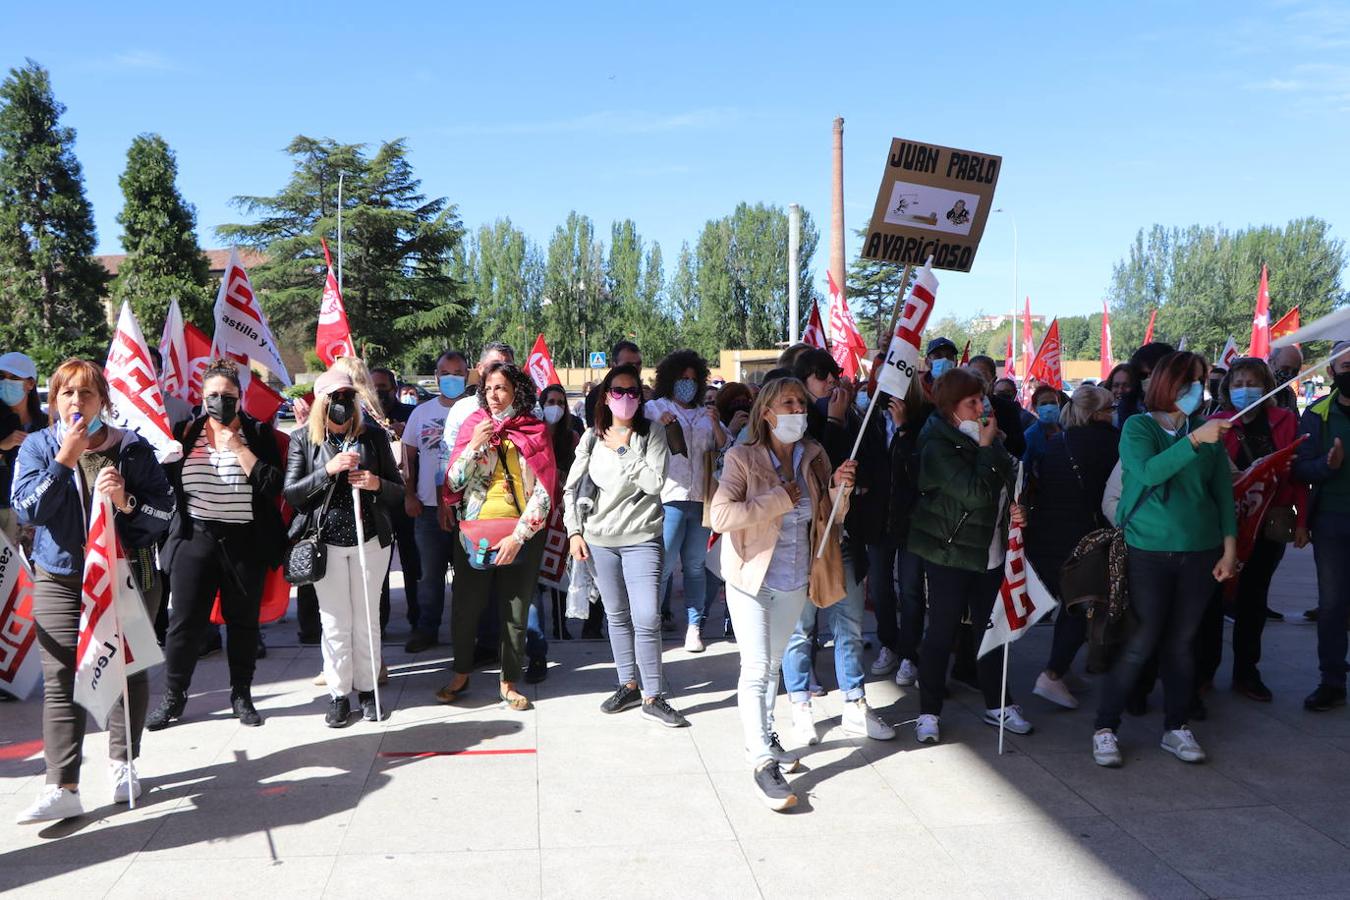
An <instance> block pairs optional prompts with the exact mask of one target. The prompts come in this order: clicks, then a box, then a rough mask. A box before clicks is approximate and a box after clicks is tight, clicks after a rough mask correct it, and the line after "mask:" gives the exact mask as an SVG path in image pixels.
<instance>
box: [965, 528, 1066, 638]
mask: <svg viewBox="0 0 1350 900" xmlns="http://www.w3.org/2000/svg"><path fill="white" fill-rule="evenodd" d="M1058 605H1059V604H1058V602H1057V601H1056V600H1055V598H1054V597H1053V596H1051V595H1050V591H1049V590H1047V589H1046V587H1045V584H1044V583H1042V581H1041V577H1040V576H1039V575H1037V574H1036V569H1035V568H1034V567H1032V565H1031V563H1030V562H1029V561H1028V560H1027V558H1026V552H1025V548H1024V547H1023V545H1022V529H1021V528H1019V527H1017V526H1016V525H1013V526H1011V527H1009V529H1008V555H1007V556H1005V557H1004V558H1003V586H1002V587H1000V588H999V591H998V599H997V600H996V601H995V602H994V610H993V612H992V613H990V615H989V626H988V628H986V629H985V632H984V640H982V641H981V642H980V652H979V656H984V655H985V654H986V653H988V652H989V651H990V650H997V649H998V648H999V647H1002V646H1003V645H1004V644H1010V643H1012V642H1013V641H1015V640H1017V639H1018V638H1020V637H1021V636H1022V635H1024V634H1026V633H1027V632H1028V631H1029V630H1030V629H1031V626H1033V625H1035V624H1036V623H1037V622H1038V621H1040V618H1041V617H1042V616H1044V615H1045V614H1046V613H1048V612H1049V611H1050V610H1052V609H1054V608H1055V607H1056V606H1058Z"/></svg>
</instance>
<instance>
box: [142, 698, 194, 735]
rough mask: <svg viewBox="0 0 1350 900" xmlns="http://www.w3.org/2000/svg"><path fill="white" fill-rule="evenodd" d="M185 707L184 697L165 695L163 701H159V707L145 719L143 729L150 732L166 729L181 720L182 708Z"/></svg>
mask: <svg viewBox="0 0 1350 900" xmlns="http://www.w3.org/2000/svg"><path fill="white" fill-rule="evenodd" d="M185 706H187V698H186V697H178V696H174V695H173V694H165V695H164V699H163V700H161V701H159V706H156V707H155V708H154V709H153V710H151V711H150V715H148V716H146V717H145V727H146V728H147V729H149V730H150V731H160V730H162V729H165V728H168V727H169V725H170V724H171V723H173V722H177V721H178V720H179V719H181V718H183V707H185Z"/></svg>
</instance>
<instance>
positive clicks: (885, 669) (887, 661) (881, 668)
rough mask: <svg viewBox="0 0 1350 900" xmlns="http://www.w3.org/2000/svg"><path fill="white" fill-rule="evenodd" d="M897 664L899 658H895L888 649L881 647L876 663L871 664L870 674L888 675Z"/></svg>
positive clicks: (893, 653)
mask: <svg viewBox="0 0 1350 900" xmlns="http://www.w3.org/2000/svg"><path fill="white" fill-rule="evenodd" d="M899 664H900V657H898V656H896V655H895V652H894V651H893V650H891V648H890V647H882V648H881V652H880V653H878V654H877V661H876V662H874V663H872V674H873V675H889V674H890V673H891V672H894V671H895V667H896V666H898V665H899Z"/></svg>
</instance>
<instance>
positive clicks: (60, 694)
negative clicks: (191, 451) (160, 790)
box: [10, 359, 174, 824]
mask: <svg viewBox="0 0 1350 900" xmlns="http://www.w3.org/2000/svg"><path fill="white" fill-rule="evenodd" d="M48 396H49V397H50V401H49V402H50V404H51V409H52V413H53V415H54V418H55V424H54V425H53V426H52V427H50V428H45V429H43V430H42V431H39V432H36V433H34V434H32V435H30V436H29V437H28V439H27V440H25V441H24V442H23V445H22V446H21V447H20V448H19V460H18V465H17V466H16V470H15V473H14V482H13V486H12V494H11V498H10V499H11V502H12V504H13V508H14V510H15V512H16V513H17V515H18V517H19V521H20V522H21V523H22V524H24V525H32V526H34V527H35V528H36V533H35V535H34V537H33V564H34V565H33V570H34V589H33V618H34V619H35V620H36V622H37V633H38V646H39V647H40V648H41V650H42V674H43V685H44V699H43V704H42V750H43V755H44V756H45V757H46V762H47V786H46V789H45V790H43V792H42V794H41V795H40V796H39V797H38V799H37V801H36V802H34V803H33V805H32V806H30V807H28V808H27V809H25V810H23V811H22V812H20V813H19V815H18V821H19V822H20V823H21V824H22V823H27V822H48V821H54V820H57V819H66V818H70V817H71V816H78V815H81V814H83V812H84V807H83V805H82V804H81V802H80V795H79V787H80V784H79V782H80V751H81V746H82V744H83V742H84V729H85V711H84V709H82V708H81V707H79V706H78V705H76V703H75V697H74V694H75V648H76V644H77V642H78V640H79V634H80V605H81V593H82V591H81V581H82V580H83V573H84V545H85V540H86V539H87V537H88V525H87V522H88V520H89V515H90V510H91V509H92V504H93V501H94V499H95V496H96V495H102V496H106V497H108V498H109V499H110V500H111V501H112V505H113V507H114V508H115V510H116V512H115V514H114V517H113V523H114V526H115V527H116V529H117V534H118V537H120V538H121V540H122V544H123V546H124V547H126V548H127V550H128V551H129V554H130V556H131V557H132V559H131V563H132V569H133V571H134V572H135V574H136V577H137V581H138V583H139V586H140V588H141V592H142V595H143V597H144V599H145V603H146V607H147V610H146V611H147V613H148V614H149V616H150V619H151V621H153V620H154V618H155V612H156V610H157V609H158V607H159V601H160V596H161V594H162V586H161V585H160V584H159V583H158V579H157V577H156V576H155V574H154V565H153V559H152V557H151V552H152V548H153V545H154V544H155V541H156V540H157V539H158V538H159V536H160V535H161V534H163V533H164V531H165V530H166V529H167V528H168V525H169V517H170V516H171V515H172V514H173V508H174V500H173V492H172V490H171V489H170V488H169V481H168V479H167V478H166V477H165V475H164V469H163V468H161V466H160V465H159V463H158V462H157V461H156V459H155V453H154V450H153V449H151V447H150V445H149V444H148V443H147V442H146V441H145V439H144V438H142V437H140V436H139V435H137V434H136V433H135V432H132V431H123V430H121V429H118V428H114V427H113V426H111V425H108V424H106V423H105V422H104V417H105V416H107V415H108V413H109V412H110V410H111V403H110V401H109V398H108V382H107V380H106V379H105V378H104V377H103V371H102V369H100V368H99V367H98V366H96V365H95V364H93V363H91V362H88V361H86V360H82V359H69V360H66V361H65V362H64V363H62V364H61V365H60V366H59V367H58V368H57V370H56V371H55V372H54V373H52V377H51V380H50V381H49V383H48ZM148 684H149V681H148V678H147V676H146V673H145V672H141V673H140V674H137V675H132V676H131V677H130V678H128V679H127V693H128V699H129V705H130V707H131V727H130V731H131V735H130V738H131V746H130V747H128V746H127V737H128V735H127V731H128V728H127V724H126V721H125V719H124V718H123V704H121V703H119V704H117V705H116V706H115V707H114V710H113V713H112V717H111V719H110V720H109V722H108V745H109V747H108V755H109V757H111V759H112V766H113V773H112V774H113V779H112V780H113V802H115V803H126V802H128V800H129V799H131V798H132V797H133V796H139V795H140V783H139V781H138V780H137V778H136V770H135V767H134V765H133V762H132V761H133V760H134V759H135V758H136V756H137V754H138V753H139V751H140V740H141V730H142V728H143V726H144V723H145V710H146V706H147V701H148V699H149V693H148Z"/></svg>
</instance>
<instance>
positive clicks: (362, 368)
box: [330, 356, 384, 419]
mask: <svg viewBox="0 0 1350 900" xmlns="http://www.w3.org/2000/svg"><path fill="white" fill-rule="evenodd" d="M330 368H332V369H335V370H337V371H339V372H344V373H346V375H347V377H348V378H350V379H351V380H352V384H354V385H356V396H357V397H358V398H360V400H361V402H362V403H364V404H365V406H366V408H367V409H369V410H370V412H371V415H373V416H374V417H375V418H377V419H380V418H383V417H384V407H383V406H381V405H380V398H379V397H378V396H377V395H376V394H375V385H374V383H373V382H372V381H371V380H370V369H368V368H366V364H365V363H364V362H362V361H361V357H359V356H339V357H338V358H337V359H335V360H333V365H332V366H330Z"/></svg>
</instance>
